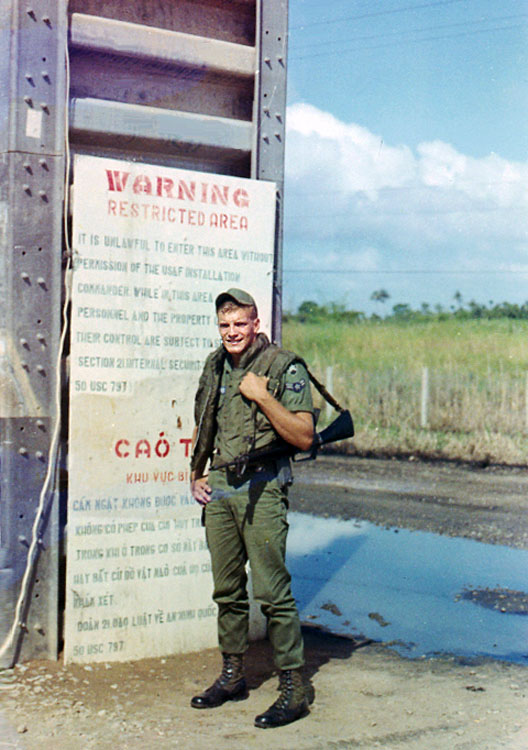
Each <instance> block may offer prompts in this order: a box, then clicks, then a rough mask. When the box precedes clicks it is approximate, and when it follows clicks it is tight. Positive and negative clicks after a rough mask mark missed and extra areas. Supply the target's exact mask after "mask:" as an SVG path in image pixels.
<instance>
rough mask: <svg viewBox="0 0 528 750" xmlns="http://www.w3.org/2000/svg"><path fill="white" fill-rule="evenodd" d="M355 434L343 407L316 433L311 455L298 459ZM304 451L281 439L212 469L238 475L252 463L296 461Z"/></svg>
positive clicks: (307, 458)
mask: <svg viewBox="0 0 528 750" xmlns="http://www.w3.org/2000/svg"><path fill="white" fill-rule="evenodd" d="M353 436H354V422H353V420H352V415H351V414H350V412H349V411H348V409H341V411H340V414H339V416H338V417H337V418H336V419H334V421H333V422H331V423H330V424H329V425H328V427H325V428H324V430H321V432H316V433H315V435H314V439H313V443H312V447H311V448H310V451H309V455H308V456H306V457H305V458H302V459H297V461H310V460H313V459H315V458H316V457H317V451H318V450H319V448H320V447H321V446H322V445H327V444H328V443H335V442H337V441H338V440H346V438H351V437H353ZM302 452H303V451H301V450H300V449H299V448H296V447H295V446H294V445H290V444H289V443H286V442H284V441H281V442H279V443H274V444H272V445H270V446H269V447H268V448H260V449H259V450H254V451H249V452H248V453H244V454H242V455H241V456H237V457H236V458H235V459H233V461H227V462H226V463H223V464H220V465H219V466H215V467H212V468H211V471H218V470H219V469H231V470H233V471H235V472H236V474H237V476H242V474H243V473H244V472H245V470H246V468H247V467H248V466H249V465H251V464H258V463H260V462H262V461H266V460H273V459H277V458H291V459H293V460H294V461H295V456H296V455H297V454H298V453H302Z"/></svg>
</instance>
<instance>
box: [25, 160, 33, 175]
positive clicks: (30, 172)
mask: <svg viewBox="0 0 528 750" xmlns="http://www.w3.org/2000/svg"><path fill="white" fill-rule="evenodd" d="M24 169H25V170H26V172H28V173H29V174H33V167H32V166H31V164H30V163H29V162H28V161H25V162H24Z"/></svg>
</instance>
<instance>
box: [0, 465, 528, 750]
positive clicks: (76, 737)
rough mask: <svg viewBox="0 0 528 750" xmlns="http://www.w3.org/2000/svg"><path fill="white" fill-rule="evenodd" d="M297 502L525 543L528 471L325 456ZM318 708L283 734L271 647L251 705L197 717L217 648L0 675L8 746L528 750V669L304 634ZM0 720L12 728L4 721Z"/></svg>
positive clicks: (300, 472)
mask: <svg viewBox="0 0 528 750" xmlns="http://www.w3.org/2000/svg"><path fill="white" fill-rule="evenodd" d="M296 476H297V480H296V483H295V487H294V490H293V491H292V497H291V501H292V502H291V505H292V508H293V509H295V510H302V511H306V512H310V513H317V514H321V515H337V516H340V517H343V518H350V517H355V518H360V519H364V520H368V521H371V522H373V523H377V524H380V525H383V526H401V527H404V528H410V529H420V530H427V531H434V532H437V533H442V534H446V535H451V536H464V537H467V538H471V539H478V540H481V541H485V542H489V543H493V544H507V545H510V546H514V547H519V548H525V549H526V548H528V519H527V517H526V516H527V513H526V509H527V506H528V492H527V490H528V472H525V471H524V470H521V469H501V468H488V469H485V470H476V469H472V468H470V467H465V466H456V465H453V464H445V463H443V464H436V463H435V464H433V463H431V464H424V463H419V462H413V461H410V462H409V461H407V462H398V461H381V460H379V461H378V460H373V459H358V458H352V457H338V456H323V457H320V458H319V459H318V460H317V462H315V463H314V462H312V463H305V464H299V465H298V466H297V472H296ZM305 640H306V657H307V664H306V670H305V678H306V681H307V684H308V685H309V688H310V691H311V694H312V705H311V712H310V714H309V715H308V716H307V717H306V718H304V719H302V720H301V721H298V722H296V723H294V724H292V725H290V726H287V727H283V728H280V729H275V730H266V731H263V730H260V729H256V728H254V727H253V717H254V716H255V715H256V714H257V713H260V712H261V711H262V710H263V709H265V708H266V707H267V706H268V705H269V704H270V703H271V702H273V700H275V697H276V695H277V693H276V675H275V674H274V673H273V669H272V667H271V666H270V653H269V645H268V644H267V643H266V642H265V641H261V642H258V643H253V644H252V645H251V648H250V651H249V653H248V658H247V664H248V679H249V685H250V696H249V698H248V700H246V701H242V702H239V703H234V704H226V705H224V706H223V707H221V708H218V709H214V710H211V711H196V710H194V709H192V708H190V706H189V700H190V697H191V696H192V695H193V694H195V693H196V692H199V691H201V690H202V689H203V688H204V687H206V686H207V685H208V684H210V683H211V682H212V681H213V680H214V678H215V677H216V675H217V673H218V669H219V656H218V653H217V651H216V650H208V651H203V652H200V653H194V654H186V655H177V656H169V657H166V658H163V659H143V660H141V661H137V662H129V663H124V664H94V665H86V666H81V665H69V666H68V667H64V666H63V664H62V662H61V661H58V662H36V661H34V662H29V663H27V664H24V665H19V666H17V667H16V668H15V669H13V670H6V671H4V672H1V673H0V709H1V716H2V717H3V718H0V750H7V748H9V749H10V750H14V749H15V748H18V749H19V750H57V748H60V750H79V749H80V748H82V750H85V749H86V750H89V749H92V748H93V749H94V750H115V748H116V747H119V748H120V750H128V749H130V750H136V749H137V750H139V748H145V747H146V746H148V745H153V744H154V743H155V746H156V750H169V748H170V749H171V750H172V749H173V748H179V747H180V748H185V749H186V750H203V749H204V748H207V747H214V748H215V750H237V749H238V748H241V749H242V748H243V749H244V750H247V748H256V749H257V750H260V749H262V750H263V749H264V748H269V747H274V748H276V750H282V749H283V748H284V750H286V748H288V749H289V748H299V750H342V749H345V748H367V749H369V748H379V747H382V748H388V749H389V750H497V749H498V748H508V750H528V718H527V708H528V700H527V696H528V669H526V667H523V666H520V665H517V664H507V663H502V662H498V661H492V660H489V661H478V662H477V661H474V662H466V663H464V662H461V661H460V660H455V659H453V658H449V657H445V658H439V659H421V660H416V661H410V660H407V659H403V658H401V657H399V656H397V655H396V654H395V653H393V652H391V651H390V650H388V649H386V648H384V647H383V646H381V645H379V644H373V643H365V642H360V641H354V640H351V639H347V638H338V637H335V636H331V635H328V634H324V633H321V632H319V631H317V630H314V629H306V630H305ZM2 722H3V723H2Z"/></svg>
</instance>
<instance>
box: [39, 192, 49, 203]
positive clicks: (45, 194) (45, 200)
mask: <svg viewBox="0 0 528 750" xmlns="http://www.w3.org/2000/svg"><path fill="white" fill-rule="evenodd" d="M39 195H40V197H41V198H42V200H43V201H44V203H47V202H48V196H47V193H46V191H45V190H39Z"/></svg>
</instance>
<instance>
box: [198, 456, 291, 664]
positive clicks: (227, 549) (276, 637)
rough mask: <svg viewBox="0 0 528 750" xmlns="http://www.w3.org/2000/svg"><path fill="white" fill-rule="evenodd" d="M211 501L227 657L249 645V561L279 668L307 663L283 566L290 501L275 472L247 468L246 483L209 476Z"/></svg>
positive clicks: (208, 525) (209, 530)
mask: <svg viewBox="0 0 528 750" xmlns="http://www.w3.org/2000/svg"><path fill="white" fill-rule="evenodd" d="M209 484H210V485H211V487H212V490H213V491H212V495H211V497H212V500H211V501H210V502H209V503H208V505H207V506H206V508H205V514H204V516H205V529H206V536H207V544H208V547H209V551H210V553H211V562H212V571H213V581H214V591H213V599H214V601H215V602H216V604H217V605H218V642H219V645H220V649H221V651H222V652H223V653H228V654H241V653H244V652H245V651H246V649H247V645H248V625H249V601H248V594H247V588H246V584H247V575H246V562H247V561H248V559H249V563H250V566H251V576H252V584H253V596H254V597H255V600H256V601H258V602H259V603H260V605H261V610H262V612H263V614H264V615H265V617H266V619H267V623H268V636H269V639H270V641H271V645H272V647H273V655H274V660H275V664H276V666H277V667H278V668H279V669H297V668H298V667H301V666H302V665H303V663H304V654H303V640H302V635H301V628H300V623H299V615H298V612H297V606H296V604H295V599H294V598H293V596H292V593H291V588H290V581H291V577H290V574H289V573H288V570H287V568H286V564H285V555H286V536H287V534H288V522H287V519H286V513H287V497H286V494H285V492H284V491H283V490H281V489H280V487H279V483H278V481H277V479H276V477H275V471H274V470H273V469H272V470H270V469H269V468H268V469H264V470H261V471H255V470H253V469H248V470H247V471H246V472H245V474H244V475H243V477H242V478H237V477H236V476H234V474H233V473H231V472H229V471H226V470H222V469H221V470H219V471H212V472H211V473H210V475H209Z"/></svg>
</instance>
